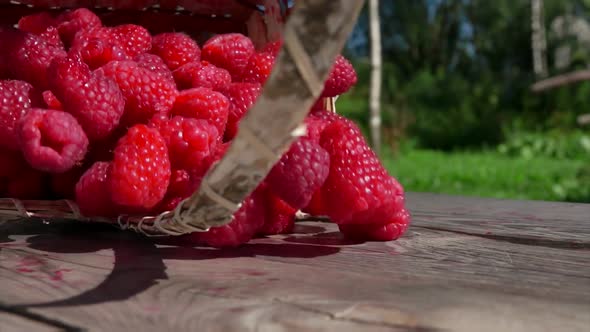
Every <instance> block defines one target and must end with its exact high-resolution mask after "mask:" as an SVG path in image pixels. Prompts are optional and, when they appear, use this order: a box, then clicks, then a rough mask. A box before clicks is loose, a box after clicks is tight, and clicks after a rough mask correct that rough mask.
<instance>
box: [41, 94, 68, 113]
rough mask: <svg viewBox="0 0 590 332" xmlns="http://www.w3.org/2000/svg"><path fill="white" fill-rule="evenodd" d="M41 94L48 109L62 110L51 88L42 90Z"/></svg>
mask: <svg viewBox="0 0 590 332" xmlns="http://www.w3.org/2000/svg"><path fill="white" fill-rule="evenodd" d="M42 95H43V101H44V102H45V105H46V106H47V108H48V109H52V110H60V111H63V105H62V104H61V102H60V101H59V99H57V97H56V96H55V95H54V94H53V92H51V90H47V91H43V94H42Z"/></svg>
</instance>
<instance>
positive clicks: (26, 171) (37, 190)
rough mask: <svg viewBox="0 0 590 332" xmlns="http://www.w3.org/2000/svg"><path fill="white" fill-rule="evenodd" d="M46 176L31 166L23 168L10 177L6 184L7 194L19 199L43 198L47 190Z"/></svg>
mask: <svg viewBox="0 0 590 332" xmlns="http://www.w3.org/2000/svg"><path fill="white" fill-rule="evenodd" d="M46 180H47V179H46V176H45V174H43V173H42V172H40V171H37V170H34V169H32V168H30V167H25V168H23V169H21V170H20V171H19V172H18V174H17V175H16V176H15V177H13V178H10V179H9V181H8V183H7V186H6V196H7V197H11V198H18V199H33V200H34V199H42V198H44V196H43V193H45V192H46V190H45V188H46Z"/></svg>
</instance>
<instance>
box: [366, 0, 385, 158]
mask: <svg viewBox="0 0 590 332" xmlns="http://www.w3.org/2000/svg"><path fill="white" fill-rule="evenodd" d="M369 22H370V23H369V24H370V35H371V86H370V88H371V89H370V95H369V108H370V121H369V124H370V128H371V144H372V145H373V149H374V150H375V152H376V153H377V154H380V153H381V81H382V58H381V27H380V26H381V24H380V20H379V0H369Z"/></svg>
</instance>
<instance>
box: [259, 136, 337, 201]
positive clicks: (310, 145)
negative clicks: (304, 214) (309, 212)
mask: <svg viewBox="0 0 590 332" xmlns="http://www.w3.org/2000/svg"><path fill="white" fill-rule="evenodd" d="M329 171H330V156H329V155H328V152H326V150H324V149H323V148H322V147H321V146H319V144H318V143H316V142H314V141H312V140H310V139H308V138H301V139H299V140H297V141H296V142H295V143H293V144H292V145H291V148H290V149H289V151H288V152H287V153H286V154H284V155H283V156H282V157H281V159H280V160H279V162H278V163H277V164H276V165H275V166H274V167H273V168H272V170H271V171H270V173H269V174H268V176H267V177H266V180H265V181H266V182H267V183H268V185H269V188H270V189H271V190H272V192H274V193H275V194H276V195H278V196H279V197H280V198H281V199H282V200H284V201H285V202H287V204H289V205H291V206H293V207H294V208H296V209H301V208H303V207H305V206H306V205H307V204H308V203H309V201H310V200H311V198H312V196H313V194H314V193H315V192H316V191H317V190H318V189H319V188H320V187H321V186H322V184H324V181H326V178H327V177H328V173H329Z"/></svg>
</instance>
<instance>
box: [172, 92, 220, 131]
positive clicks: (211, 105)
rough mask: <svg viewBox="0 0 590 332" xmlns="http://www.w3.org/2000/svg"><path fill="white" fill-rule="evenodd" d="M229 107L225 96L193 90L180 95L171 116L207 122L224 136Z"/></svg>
mask: <svg viewBox="0 0 590 332" xmlns="http://www.w3.org/2000/svg"><path fill="white" fill-rule="evenodd" d="M229 106H230V103H229V100H228V99H227V97H225V96H224V95H223V94H221V93H219V92H216V91H213V90H211V89H207V88H193V89H188V90H184V91H181V92H180V93H179V94H178V96H177V97H176V100H175V101H174V106H172V110H171V111H170V114H171V115H179V116H184V117H187V118H195V119H203V120H207V121H208V122H209V123H211V124H212V125H214V126H215V128H217V132H218V133H221V134H223V132H224V131H225V125H226V124H227V117H228V113H229ZM220 136H221V135H220Z"/></svg>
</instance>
